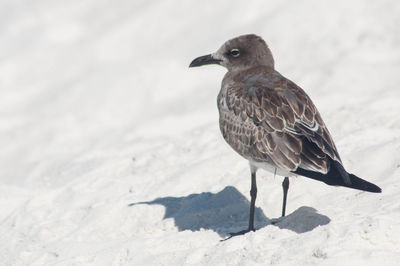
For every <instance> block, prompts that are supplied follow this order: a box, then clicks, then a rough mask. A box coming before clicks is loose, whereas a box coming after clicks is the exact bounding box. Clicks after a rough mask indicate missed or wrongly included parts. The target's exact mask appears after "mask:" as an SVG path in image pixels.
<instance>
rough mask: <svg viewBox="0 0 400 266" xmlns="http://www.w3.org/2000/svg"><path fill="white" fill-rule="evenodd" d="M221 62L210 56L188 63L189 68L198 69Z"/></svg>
mask: <svg viewBox="0 0 400 266" xmlns="http://www.w3.org/2000/svg"><path fill="white" fill-rule="evenodd" d="M221 61H222V60H220V59H217V58H215V57H213V55H212V54H208V55H204V56H200V57H197V58H196V59H194V60H193V61H192V63H190V65H189V67H198V66H204V65H211V64H219V63H220V62H221Z"/></svg>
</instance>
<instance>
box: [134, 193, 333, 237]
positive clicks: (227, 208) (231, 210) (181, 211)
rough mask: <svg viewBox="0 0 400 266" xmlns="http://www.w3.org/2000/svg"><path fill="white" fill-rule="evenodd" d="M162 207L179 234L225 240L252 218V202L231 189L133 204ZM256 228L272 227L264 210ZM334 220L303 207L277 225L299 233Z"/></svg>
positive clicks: (244, 226)
mask: <svg viewBox="0 0 400 266" xmlns="http://www.w3.org/2000/svg"><path fill="white" fill-rule="evenodd" d="M138 204H149V205H153V204H159V205H163V206H164V207H165V215H164V219H168V218H173V219H174V221H175V225H176V226H177V227H178V230H179V231H184V230H191V231H199V230H200V229H201V228H203V229H209V230H213V231H215V232H216V233H218V234H219V235H220V236H221V237H227V236H229V233H231V232H236V231H240V230H243V229H245V228H247V226H248V219H249V205H250V203H249V201H248V200H247V198H246V197H245V196H244V195H242V194H241V193H240V192H239V191H238V190H237V189H236V188H234V187H232V186H227V187H225V188H224V189H223V190H221V191H220V192H218V193H211V192H203V193H200V194H191V195H188V196H186V197H164V198H157V199H155V200H152V201H146V202H136V203H131V204H129V206H135V205H138ZM254 222H255V227H256V228H257V229H260V228H263V227H265V226H267V225H270V224H271V220H270V219H269V218H267V217H266V216H265V215H264V213H263V211H262V210H261V208H256V210H255V217H254ZM329 222H330V219H329V218H328V217H327V216H325V215H322V214H319V213H317V211H316V210H315V209H313V208H311V207H305V206H303V207H300V208H298V209H297V210H296V211H294V212H293V213H291V214H289V215H287V216H285V217H284V218H283V219H280V220H279V222H277V223H276V224H274V225H275V226H278V227H279V228H281V229H289V230H292V231H294V232H296V233H305V232H308V231H311V230H313V229H314V228H316V227H318V226H320V225H326V224H328V223H329Z"/></svg>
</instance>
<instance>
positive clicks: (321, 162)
mask: <svg viewBox="0 0 400 266" xmlns="http://www.w3.org/2000/svg"><path fill="white" fill-rule="evenodd" d="M278 74H279V73H275V75H278ZM248 80H249V79H248ZM248 80H247V82H244V83H241V84H239V85H237V84H236V86H235V85H234V86H230V87H229V88H228V89H227V93H226V96H225V97H226V103H227V104H226V105H227V108H228V109H229V110H230V113H231V115H233V116H235V117H236V118H237V119H239V120H240V121H241V122H242V123H244V125H246V128H247V130H248V131H250V133H249V135H250V137H249V140H248V141H249V142H250V143H248V144H250V146H251V153H252V158H256V160H258V161H261V162H262V161H266V162H269V161H272V162H273V163H274V164H275V165H276V166H277V167H279V168H280V169H285V170H288V171H294V170H296V169H297V168H298V167H300V168H303V169H306V170H311V171H317V172H321V173H326V172H328V170H329V160H328V157H329V158H331V159H333V160H336V161H338V162H340V157H339V154H338V152H337V150H336V147H335V144H334V143H333V140H332V138H331V136H330V134H329V131H328V129H327V128H326V126H325V124H324V122H323V121H322V119H321V116H320V114H319V112H318V110H317V109H316V107H315V106H314V104H313V103H312V101H311V99H310V98H309V97H308V95H307V94H306V93H305V92H304V91H303V90H302V89H301V88H300V87H298V86H297V85H296V84H294V83H293V82H291V81H290V80H287V79H286V78H284V77H283V76H280V75H279V77H278V79H277V78H275V79H268V78H265V77H262V78H256V79H252V80H251V81H250V82H249V81H248Z"/></svg>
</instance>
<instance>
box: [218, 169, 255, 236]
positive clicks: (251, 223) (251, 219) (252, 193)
mask: <svg viewBox="0 0 400 266" xmlns="http://www.w3.org/2000/svg"><path fill="white" fill-rule="evenodd" d="M250 196H251V200H250V217H249V228H248V229H247V230H243V231H240V232H237V233H230V235H231V236H230V237H228V238H227V239H225V240H228V239H230V238H231V237H233V236H238V235H244V234H246V233H248V232H250V231H255V229H254V211H255V205H256V197H257V183H256V171H255V170H253V169H252V170H251V189H250Z"/></svg>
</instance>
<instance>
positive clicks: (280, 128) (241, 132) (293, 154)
mask: <svg viewBox="0 0 400 266" xmlns="http://www.w3.org/2000/svg"><path fill="white" fill-rule="evenodd" d="M207 64H218V65H221V66H224V67H225V68H227V69H228V72H227V73H226V74H225V76H224V78H223V80H222V86H221V91H220V92H219V95H218V98H217V105H218V110H219V126H220V129H221V132H222V135H223V137H224V139H225V140H226V142H228V144H229V145H230V146H231V147H232V148H233V149H234V150H235V151H236V152H238V153H239V154H240V155H241V156H243V157H244V158H246V159H247V160H248V161H249V163H250V170H251V190H250V195H251V202H250V219H249V227H248V229H247V230H243V231H240V232H238V233H233V234H231V235H232V236H233V235H240V234H244V233H247V232H249V231H255V229H254V207H255V201H256V196H257V184H256V171H257V169H258V168H262V169H265V170H267V171H270V172H272V173H274V174H278V175H281V176H284V177H285V178H284V180H283V183H282V187H283V204H282V205H283V206H282V216H285V209H286V199H287V192H288V189H289V178H288V177H289V176H297V175H301V176H305V177H309V178H312V179H315V180H318V181H322V182H324V183H326V184H328V185H333V186H344V187H349V188H354V189H359V190H363V191H369V192H378V193H379V192H381V189H380V188H379V187H378V186H376V185H374V184H372V183H370V182H368V181H365V180H363V179H361V178H359V177H357V176H355V175H353V174H350V173H348V172H347V171H346V170H345V169H344V167H343V165H342V161H341V159H340V156H339V153H338V151H337V149H336V146H335V143H334V142H333V140H332V137H331V135H330V133H329V131H328V129H327V128H326V126H325V124H324V121H322V118H321V115H320V114H319V112H318V110H317V108H316V107H315V105H314V104H313V102H312V101H311V99H310V98H309V97H308V95H307V94H306V93H305V92H304V91H303V90H302V89H301V88H300V87H299V86H297V85H296V84H295V83H293V82H292V81H290V80H288V79H287V78H285V77H284V76H282V75H281V74H280V73H279V72H277V71H276V70H275V68H274V59H273V57H272V54H271V51H270V50H269V48H268V46H267V44H266V43H265V41H264V40H263V39H262V38H261V37H259V36H256V35H253V34H249V35H243V36H239V37H237V38H234V39H232V40H229V41H227V42H226V43H225V44H223V45H222V47H221V48H220V49H219V50H218V51H217V52H215V53H213V54H210V55H205V56H201V57H198V58H196V59H194V60H193V61H192V63H191V64H190V66H189V67H197V66H202V65H207Z"/></svg>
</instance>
